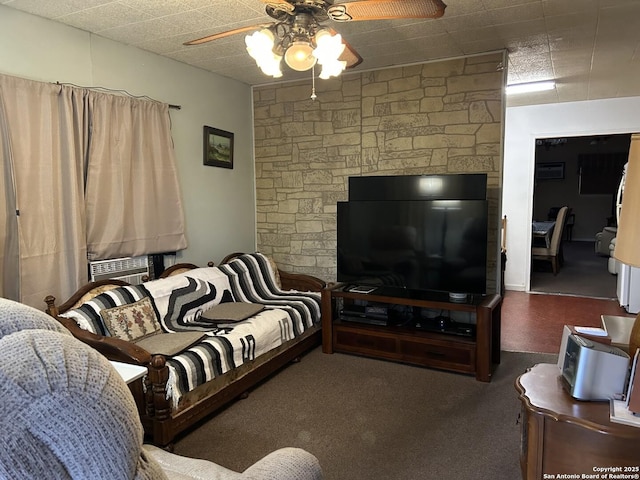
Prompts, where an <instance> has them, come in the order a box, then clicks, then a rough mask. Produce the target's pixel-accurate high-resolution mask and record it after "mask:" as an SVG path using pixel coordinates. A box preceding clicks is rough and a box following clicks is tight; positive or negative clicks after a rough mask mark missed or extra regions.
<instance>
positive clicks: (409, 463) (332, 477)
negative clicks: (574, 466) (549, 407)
mask: <svg viewBox="0 0 640 480" xmlns="http://www.w3.org/2000/svg"><path fill="white" fill-rule="evenodd" d="M555 361H556V356H555V355H547V354H533V353H514V352H503V354H502V362H501V364H500V365H499V366H498V367H497V369H496V372H495V374H494V378H493V380H492V382H491V383H482V382H477V381H476V380H475V378H474V377H473V376H467V375H459V374H454V373H448V372H441V371H437V370H432V369H427V368H419V367H412V366H408V365H402V364H398V363H393V362H387V361H383V360H374V359H367V358H362V357H356V356H351V355H343V354H334V355H326V354H323V353H322V352H321V350H320V348H317V349H315V350H313V351H311V352H310V353H309V354H307V355H306V356H304V357H303V358H302V361H301V362H300V363H297V364H292V365H289V366H288V367H287V368H285V369H284V370H282V371H280V372H279V373H278V374H277V375H275V376H273V377H272V378H270V379H269V380H268V381H266V382H265V383H263V384H262V385H260V386H259V387H257V388H256V389H255V390H254V391H252V392H251V394H250V396H249V398H247V399H245V400H239V401H237V402H234V403H233V404H232V405H231V406H229V407H228V408H227V409H225V410H224V411H222V412H220V413H219V414H218V415H216V416H215V417H213V418H211V419H210V420H209V421H207V422H206V423H203V424H202V425H201V426H199V427H198V428H197V429H194V430H193V431H192V432H191V433H189V434H187V435H186V436H184V437H183V438H182V439H180V440H179V441H177V442H176V445H175V452H176V453H178V454H181V455H187V456H190V457H199V458H205V459H208V460H212V461H214V462H216V463H218V464H221V465H223V466H225V467H227V468H230V469H232V470H236V471H242V470H244V469H245V468H247V467H248V466H249V465H251V464H252V463H254V462H255V461H257V460H258V459H259V458H261V457H263V456H264V455H266V454H267V453H269V452H271V451H273V450H275V449H277V448H280V447H284V446H296V447H301V448H304V449H306V450H308V451H310V452H311V453H313V454H314V455H316V456H317V457H318V459H319V460H320V463H321V465H322V467H323V471H324V476H325V479H326V480H347V479H348V480H376V479H380V480H430V479H434V480H435V479H438V480H440V479H455V480H466V479H468V480H484V479H486V480H501V479H505V480H515V479H518V478H520V466H519V452H520V426H519V425H518V424H517V421H518V415H519V413H520V402H519V400H518V398H517V392H516V391H515V388H514V382H515V380H516V378H517V377H518V376H519V375H520V374H522V373H523V372H524V371H525V370H526V369H527V368H528V367H530V366H532V365H534V364H536V363H555Z"/></svg>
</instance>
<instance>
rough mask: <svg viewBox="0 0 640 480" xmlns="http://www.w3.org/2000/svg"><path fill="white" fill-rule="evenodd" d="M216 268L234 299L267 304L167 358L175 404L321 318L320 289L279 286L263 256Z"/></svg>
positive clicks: (292, 336) (241, 258) (171, 394)
mask: <svg viewBox="0 0 640 480" xmlns="http://www.w3.org/2000/svg"><path fill="white" fill-rule="evenodd" d="M217 268H218V269H219V270H220V271H221V272H223V273H224V274H225V275H226V276H227V277H228V279H229V286H230V289H231V293H232V296H233V299H234V300H235V301H238V302H253V303H261V304H263V305H265V309H264V310H263V311H262V312H260V313H259V314H258V315H256V316H254V317H252V318H250V319H247V320H244V321H242V322H239V323H236V324H233V325H225V326H220V328H217V329H215V330H213V331H210V332H208V333H207V337H206V338H205V339H203V340H201V341H200V342H199V343H197V344H196V345H194V346H193V347H191V348H189V349H187V350H185V351H184V352H182V353H180V354H179V355H176V356H174V357H171V358H169V359H167V364H168V365H169V390H170V391H169V395H170V398H171V399H172V402H173V405H174V407H176V406H177V405H178V403H179V401H180V398H181V397H182V396H183V395H184V394H185V393H186V392H189V391H191V390H193V389H194V388H196V387H197V386H199V385H202V384H204V383H206V382H208V381H209V380H212V379H213V378H215V377H218V376H220V375H222V374H224V373H226V372H228V371H230V370H233V369H234V368H236V367H238V366H240V365H242V364H243V363H245V362H247V361H251V360H253V359H255V358H258V357H259V356H260V355H262V354H263V353H266V352H268V351H270V350H272V349H274V348H276V347H278V346H280V345H282V344H284V343H285V342H287V341H289V340H292V339H294V338H297V337H299V336H301V335H302V334H303V333H304V332H305V331H307V330H308V329H309V328H311V327H313V326H315V325H318V324H319V323H320V293H319V292H296V291H285V290H282V289H281V288H280V287H279V286H278V284H277V282H276V277H275V273H274V272H273V270H272V269H271V265H270V263H269V261H268V259H267V258H266V257H265V256H264V255H262V254H260V253H254V254H245V255H242V256H240V257H237V258H235V259H234V260H232V261H231V262H229V263H227V264H224V265H220V266H219V267H217ZM186 275H188V272H187V273H186ZM196 323H197V321H196Z"/></svg>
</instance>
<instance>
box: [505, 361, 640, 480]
mask: <svg viewBox="0 0 640 480" xmlns="http://www.w3.org/2000/svg"><path fill="white" fill-rule="evenodd" d="M515 386H516V390H517V391H518V393H519V394H520V401H521V402H522V418H521V425H522V427H521V428H522V443H521V455H520V465H521V467H522V478H523V479H524V480H538V479H557V478H594V479H603V478H607V479H608V478H640V428H636V427H631V426H627V425H622V424H619V423H612V422H610V421H609V402H584V401H579V400H576V399H574V398H573V397H571V395H569V394H568V393H567V392H566V391H565V390H564V388H563V387H562V384H561V381H560V370H559V369H558V367H557V365H555V364H547V363H541V364H538V365H536V366H534V367H533V368H531V369H530V370H528V371H527V372H526V373H524V374H522V375H520V377H518V379H517V380H516V385H515ZM611 473H617V474H619V473H624V474H628V475H631V476H629V477H613V476H609V474H611ZM605 474H606V475H607V476H605ZM563 475H564V476H563ZM569 475H578V477H571V476H569ZM582 475H585V476H582ZM588 475H593V476H588ZM633 475H638V476H637V477H635V476H633Z"/></svg>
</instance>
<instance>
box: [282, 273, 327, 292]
mask: <svg viewBox="0 0 640 480" xmlns="http://www.w3.org/2000/svg"><path fill="white" fill-rule="evenodd" d="M278 273H279V274H280V283H281V285H282V289H283V290H299V291H301V292H304V291H310V292H321V291H322V289H323V288H324V287H325V286H326V282H325V281H324V280H322V279H320V278H317V277H314V276H312V275H306V274H304V273H291V272H285V271H284V270H280V269H278Z"/></svg>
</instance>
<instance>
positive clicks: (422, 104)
mask: <svg viewBox="0 0 640 480" xmlns="http://www.w3.org/2000/svg"><path fill="white" fill-rule="evenodd" d="M504 60H505V59H504V58H503V55H502V54H489V55H482V56H474V57H467V58H458V59H452V60H446V61H441V62H433V63H426V64H422V65H411V66H405V67H397V68H391V69H384V70H378V71H372V72H366V73H360V74H351V75H349V74H343V75H342V76H340V77H339V78H338V79H332V80H328V81H322V80H318V81H317V82H316V93H317V97H318V98H317V99H316V100H315V101H313V100H311V99H310V95H311V79H309V81H303V82H299V83H295V84H281V85H271V86H264V87H256V88H255V89H254V114H255V120H254V121H255V162H256V201H257V241H258V250H259V251H261V252H264V253H266V254H270V255H272V256H273V257H274V258H275V260H276V262H277V263H278V265H279V266H280V268H283V269H285V270H289V271H293V272H301V273H307V274H311V275H315V276H318V277H320V278H322V279H324V280H326V281H335V279H336V202H337V201H340V200H347V197H348V193H347V187H348V180H347V179H348V177H349V176H360V175H413V174H444V173H446V174H455V173H486V174H487V177H488V199H489V222H490V225H489V247H488V248H489V250H488V259H489V265H488V279H489V280H488V285H487V288H488V291H489V292H493V291H496V265H497V257H498V251H499V248H498V241H499V238H500V235H499V232H500V218H499V215H500V214H499V199H500V191H501V188H500V187H501V179H502V144H501V138H502V131H503V127H502V122H503V114H504V105H503V94H502V92H503V86H504V82H505V75H504V72H503V71H502V69H501V68H500V65H501V64H503V62H504Z"/></svg>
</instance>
